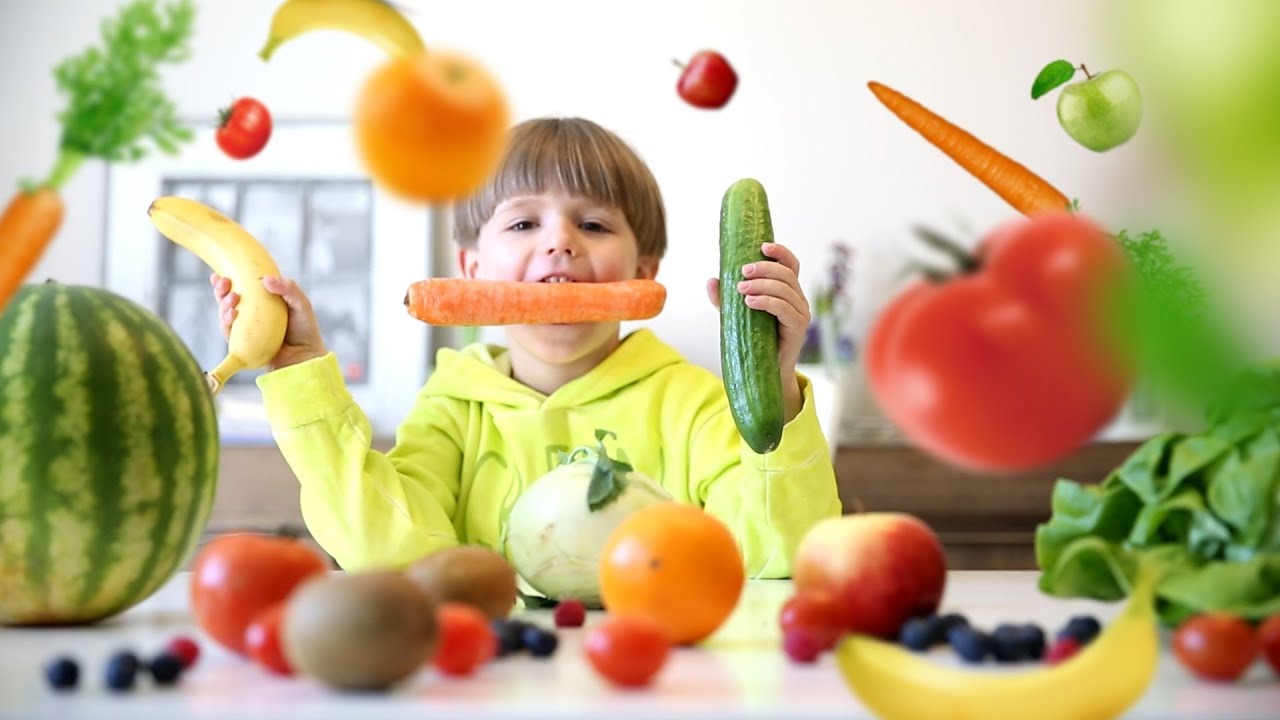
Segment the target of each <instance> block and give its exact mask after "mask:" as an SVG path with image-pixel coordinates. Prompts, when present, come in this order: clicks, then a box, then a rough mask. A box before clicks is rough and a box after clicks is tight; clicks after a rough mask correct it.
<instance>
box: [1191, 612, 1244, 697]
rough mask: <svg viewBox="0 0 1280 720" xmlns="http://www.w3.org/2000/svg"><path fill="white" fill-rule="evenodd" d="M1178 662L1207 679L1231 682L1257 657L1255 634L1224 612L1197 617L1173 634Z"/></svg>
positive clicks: (1237, 619) (1238, 620) (1242, 621)
mask: <svg viewBox="0 0 1280 720" xmlns="http://www.w3.org/2000/svg"><path fill="white" fill-rule="evenodd" d="M1173 652H1174V655H1176V656H1177V658H1178V662H1180V663H1182V664H1183V666H1184V667H1186V668H1187V669H1188V670H1190V671H1191V672H1192V673H1193V674H1195V675H1198V676H1199V677H1202V678H1205V679H1208V680H1218V681H1222V682H1234V681H1236V680H1238V679H1239V678H1240V676H1241V675H1243V674H1244V671H1245V670H1247V669H1248V668H1249V665H1250V664H1252V663H1253V659H1254V657H1256V656H1257V654H1258V635H1257V633H1256V632H1254V629H1253V627H1252V626H1251V625H1249V623H1247V622H1245V621H1244V620H1241V619H1240V618H1238V617H1235V616H1234V615H1229V614H1227V613H1219V612H1210V613H1204V614H1201V615H1196V616H1195V617H1192V618H1190V619H1188V620H1186V621H1184V622H1183V623H1182V624H1181V625H1179V626H1178V629H1177V630H1176V631H1175V632H1174V634H1173Z"/></svg>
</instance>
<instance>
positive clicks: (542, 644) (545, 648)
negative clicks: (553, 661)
mask: <svg viewBox="0 0 1280 720" xmlns="http://www.w3.org/2000/svg"><path fill="white" fill-rule="evenodd" d="M523 639H524V646H525V647H526V648H528V649H529V654H530V655H532V656H534V657H540V658H544V657H551V656H552V655H554V654H555V652H556V646H558V645H559V644H560V638H559V637H557V636H556V634H555V633H553V632H551V631H550V630H544V629H542V628H540V627H537V626H534V625H530V626H528V627H526V628H525V629H524V635H523Z"/></svg>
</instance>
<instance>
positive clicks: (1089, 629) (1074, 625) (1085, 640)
mask: <svg viewBox="0 0 1280 720" xmlns="http://www.w3.org/2000/svg"><path fill="white" fill-rule="evenodd" d="M1100 632H1102V624H1101V623H1099V622H1098V619H1097V618H1095V617H1094V616H1092V615H1076V616H1073V617H1072V618H1071V619H1070V620H1068V621H1067V624H1066V626H1065V627H1063V628H1062V629H1061V630H1059V631H1058V637H1059V638H1062V637H1069V638H1073V639H1075V640H1076V641H1077V642H1079V643H1080V644H1081V645H1087V644H1089V643H1090V642H1091V641H1092V640H1093V639H1094V638H1095V637H1097V636H1098V633H1100Z"/></svg>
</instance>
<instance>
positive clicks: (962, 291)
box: [867, 213, 1129, 472]
mask: <svg viewBox="0 0 1280 720" xmlns="http://www.w3.org/2000/svg"><path fill="white" fill-rule="evenodd" d="M974 259H975V260H976V263H977V267H976V268H975V269H972V270H971V271H969V272H963V273H961V274H959V275H957V276H955V277H952V278H950V279H946V280H925V281H921V282H919V283H918V284H916V285H914V286H912V287H910V288H908V289H907V290H906V291H904V292H903V293H902V294H900V295H899V296H898V297H896V298H895V299H894V300H892V301H891V302H890V303H889V304H888V306H887V307H886V308H885V310H884V311H883V312H882V313H881V314H880V315H879V317H878V318H877V319H876V320H875V322H874V324H873V327H872V329H871V332H870V335H869V338H868V343H867V372H868V377H869V378H870V384H871V389H872V391H873V393H874V394H875V397H876V399H877V401H878V402H879V404H880V405H881V407H882V408H883V409H884V412H885V413H886V414H887V415H888V416H889V417H890V418H891V419H892V420H893V422H894V423H895V424H896V425H897V426H898V427H899V428H901V429H902V431H903V432H904V433H905V434H906V435H907V436H908V437H909V438H910V439H911V440H913V441H914V442H915V443H917V444H918V445H920V446H921V447H922V448H923V449H925V450H926V451H928V452H929V453H931V454H933V455H934V456H935V457H938V458H939V459H941V460H944V461H946V462H949V463H952V464H954V465H958V466H962V467H967V468H970V469H974V470H983V471H997V472H1006V471H1017V470H1026V469H1031V468H1035V467H1039V466H1042V465H1044V464H1047V463H1049V462H1052V461H1054V460H1057V459H1059V458H1061V457H1062V456H1064V455H1066V454H1067V453H1069V452H1071V451H1072V450H1073V449H1075V448H1076V447H1078V446H1079V445H1080V444H1082V443H1084V442H1086V441H1088V440H1089V439H1090V438H1091V437H1092V436H1093V435H1094V434H1095V433H1097V432H1098V430H1100V429H1101V428H1102V427H1103V426H1104V425H1105V424H1106V423H1107V422H1109V421H1110V420H1111V419H1112V417H1113V416H1114V415H1115V413H1116V412H1117V410H1119V408H1120V406H1121V404H1122V403H1123V402H1124V400H1125V397H1126V395H1127V393H1128V390H1129V379H1128V373H1127V371H1126V370H1125V368H1124V363H1122V362H1120V355H1119V353H1118V352H1117V351H1116V347H1115V344H1114V343H1111V342H1108V341H1107V340H1105V339H1104V337H1105V331H1104V320H1103V318H1104V315H1105V313H1106V311H1107V310H1108V308H1107V307H1106V304H1107V303H1108V302H1109V301H1110V300H1113V299H1115V298H1116V296H1115V295H1113V294H1111V293H1110V291H1112V290H1114V289H1116V288H1117V287H1119V285H1118V284H1117V281H1119V280H1120V279H1121V278H1123V277H1125V273H1126V272H1127V267H1128V266H1127V261H1126V259H1125V257H1124V254H1123V251H1122V250H1121V249H1120V248H1119V247H1118V246H1117V244H1116V243H1115V242H1114V241H1113V240H1112V239H1111V237H1110V236H1109V235H1108V234H1107V233H1105V232H1103V231H1102V230H1101V229H1100V228H1099V227H1098V226H1097V225H1095V224H1094V223H1092V222H1090V221H1089V220H1086V219H1084V218H1082V217H1080V216H1078V215H1072V214H1069V213H1050V214H1044V215H1037V216H1034V217H1031V218H1025V219H1019V220H1018V221H1016V222H1012V223H1009V224H1006V225H1003V226H1001V227H999V228H997V229H996V230H995V231H994V232H993V233H991V234H990V235H989V236H988V237H987V238H986V239H985V240H984V241H983V242H982V244H981V246H980V247H979V248H978V250H977V252H976V253H975V254H974Z"/></svg>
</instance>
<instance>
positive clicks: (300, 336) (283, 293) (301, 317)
mask: <svg viewBox="0 0 1280 720" xmlns="http://www.w3.org/2000/svg"><path fill="white" fill-rule="evenodd" d="M209 284H210V285H213V297H214V298H215V299H217V301H218V320H219V322H220V323H221V325H222V337H223V338H224V339H225V338H227V337H229V336H230V335H231V323H233V322H235V319H236V305H237V304H238V303H239V302H240V295H239V294H238V293H233V292H231V280H229V279H228V278H224V277H222V276H220V275H218V274H217V273H214V274H213V275H210V276H209ZM262 287H264V288H266V289H267V292H269V293H272V294H274V295H279V296H280V297H281V299H283V300H284V304H285V306H286V307H288V308H289V321H288V326H287V327H286V328H285V332H284V344H282V345H281V346H280V352H278V353H276V356H275V357H273V358H271V362H270V363H268V366H269V367H270V369H272V370H279V369H280V368H282V367H288V366H290V365H297V364H298V363H300V362H304V361H306V360H311V359H313V358H318V357H322V356H323V355H324V354H325V353H327V352H328V350H327V349H326V348H325V346H324V340H323V339H322V338H321V337H320V324H319V323H318V322H317V321H316V313H315V311H314V310H312V309H311V301H310V300H309V299H307V296H306V294H305V293H303V292H302V289H301V288H299V287H298V284H297V283H295V282H294V281H292V280H289V279H287V278H278V277H264V278H262Z"/></svg>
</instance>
